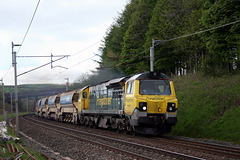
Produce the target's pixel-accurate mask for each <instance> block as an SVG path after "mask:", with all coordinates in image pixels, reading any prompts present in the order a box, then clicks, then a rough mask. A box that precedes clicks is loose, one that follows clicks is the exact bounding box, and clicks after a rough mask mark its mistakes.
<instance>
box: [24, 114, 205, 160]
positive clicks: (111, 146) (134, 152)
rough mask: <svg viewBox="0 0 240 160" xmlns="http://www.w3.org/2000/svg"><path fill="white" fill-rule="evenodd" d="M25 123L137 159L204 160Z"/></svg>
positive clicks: (39, 122) (112, 139)
mask: <svg viewBox="0 0 240 160" xmlns="http://www.w3.org/2000/svg"><path fill="white" fill-rule="evenodd" d="M23 119H24V120H25V121H28V123H31V124H33V125H35V126H38V127H41V128H43V129H46V130H51V131H53V132H57V133H59V134H63V135H65V136H68V137H71V138H74V139H77V140H79V141H85V142H87V143H91V144H93V145H97V146H100V147H103V148H105V149H107V150H111V151H113V152H116V153H121V154H124V155H126V156H128V157H132V158H136V159H146V160H150V159H160V158H162V159H166V158H167V159H173V158H177V159H194V160H196V159H197V160H199V159H202V158H199V157H194V156H190V155H187V154H182V153H177V152H172V151H168V150H164V149H160V148H156V147H151V146H147V145H143V144H138V143H134V142H129V141H125V140H120V139H116V138H112V137H107V136H104V135H99V134H94V133H89V132H85V131H81V130H78V129H72V128H68V127H67V128H66V127H63V126H56V125H53V124H49V123H46V122H42V121H39V120H38V119H35V118H32V117H30V116H25V117H23Z"/></svg>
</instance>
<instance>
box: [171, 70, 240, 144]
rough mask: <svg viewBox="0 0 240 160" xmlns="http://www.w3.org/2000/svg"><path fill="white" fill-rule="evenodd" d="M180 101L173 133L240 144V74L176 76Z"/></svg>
mask: <svg viewBox="0 0 240 160" xmlns="http://www.w3.org/2000/svg"><path fill="white" fill-rule="evenodd" d="M173 80H174V84H175V89H176V94H177V98H178V100H179V110H178V123H177V125H176V126H175V127H174V128H173V130H172V134H174V135H180V136H189V137H195V138H207V139H215V140H222V141H232V142H236V143H240V134H239V133H240V125H239V123H240V116H239V115H240V94H239V93H240V74H238V75H234V76H227V77H222V78H206V77H202V76H201V75H200V74H195V75H188V76H182V77H176V78H174V79H173Z"/></svg>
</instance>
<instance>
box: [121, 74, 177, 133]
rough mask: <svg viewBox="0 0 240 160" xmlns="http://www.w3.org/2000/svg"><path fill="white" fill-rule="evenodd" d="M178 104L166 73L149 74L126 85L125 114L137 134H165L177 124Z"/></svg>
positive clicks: (138, 76)
mask: <svg viewBox="0 0 240 160" xmlns="http://www.w3.org/2000/svg"><path fill="white" fill-rule="evenodd" d="M177 109H178V101H177V98H176V94H175V90H174V85H173V82H172V80H171V79H170V78H169V77H167V76H166V75H165V74H162V73H157V72H147V73H141V74H137V75H134V76H132V77H131V78H130V79H129V80H128V81H127V82H126V84H125V114H126V115H127V116H128V117H129V120H130V124H131V126H132V127H133V130H134V131H135V132H136V133H141V134H151V135H152V134H154V135H157V134H164V133H166V132H169V131H170V130H171V127H172V126H173V125H175V124H176V122H177Z"/></svg>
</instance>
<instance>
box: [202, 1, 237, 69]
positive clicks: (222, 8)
mask: <svg viewBox="0 0 240 160" xmlns="http://www.w3.org/2000/svg"><path fill="white" fill-rule="evenodd" d="M239 15H240V3H239V1H236V0H216V1H213V0H207V1H206V3H205V6H204V9H203V16H202V17H201V23H202V25H203V26H204V27H205V28H213V27H216V26H220V25H224V24H228V23H230V22H234V21H236V20H239V18H240V16H239ZM239 37H240V24H239V23H236V24H233V25H228V26H225V27H222V28H218V29H214V30H212V31H209V32H205V33H204V34H202V39H203V40H204V42H205V44H206V48H207V49H208V52H209V54H208V55H207V59H206V61H205V68H204V70H205V71H206V73H207V74H209V73H211V72H212V73H214V74H218V73H220V74H221V72H229V73H231V72H232V68H233V65H234V64H236V63H239V54H240V53H239V51H240V49H239Z"/></svg>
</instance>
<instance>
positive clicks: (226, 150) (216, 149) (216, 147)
mask: <svg viewBox="0 0 240 160" xmlns="http://www.w3.org/2000/svg"><path fill="white" fill-rule="evenodd" d="M153 139H154V141H158V142H159V143H164V144H171V145H175V146H177V147H182V148H187V149H191V150H196V151H202V152H205V153H210V154H215V155H221V156H224V157H226V158H232V159H240V148H236V147H230V146H226V145H220V144H213V143H207V142H195V141H190V140H179V139H172V138H159V137H157V138H153Z"/></svg>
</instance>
